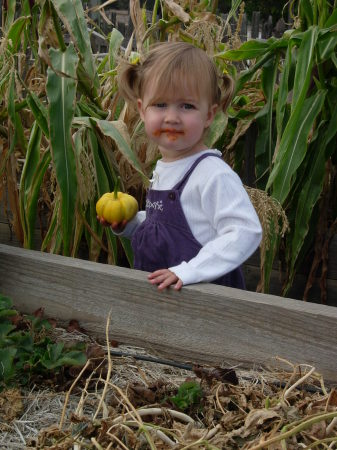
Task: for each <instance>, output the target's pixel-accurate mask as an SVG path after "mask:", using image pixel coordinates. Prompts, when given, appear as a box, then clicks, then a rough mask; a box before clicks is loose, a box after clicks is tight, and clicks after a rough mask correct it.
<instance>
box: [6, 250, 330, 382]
mask: <svg viewBox="0 0 337 450" xmlns="http://www.w3.org/2000/svg"><path fill="white" fill-rule="evenodd" d="M145 275H146V274H145V273H143V272H140V271H135V270H130V269H124V268H121V267H114V266H109V265H105V264H99V263H92V262H89V261H83V260H79V259H72V258H67V257H63V256H58V255H51V254H47V253H41V252H38V251H33V250H24V249H21V248H16V247H11V246H7V245H0V291H1V293H2V294H5V295H8V296H10V297H11V298H12V299H13V301H14V304H15V306H16V307H17V308H19V310H21V311H22V312H33V311H34V310H36V309H37V308H39V307H41V306H42V305H43V306H44V308H45V314H46V315H47V316H51V317H55V318H57V319H60V320H65V321H69V320H70V319H72V318H74V319H77V320H78V321H79V322H80V323H81V325H82V326H83V327H84V328H85V329H86V330H88V332H90V333H92V334H93V335H94V336H95V335H97V336H104V335H105V328H106V321H107V317H108V315H109V314H110V315H111V323H110V337H111V338H112V339H116V340H118V341H119V342H121V343H126V344H129V345H133V344H135V345H137V346H143V347H144V348H148V349H152V350H155V351H156V353H157V354H159V355H163V356H165V357H167V358H171V359H173V360H178V361H184V362H193V363H210V364H216V363H223V362H225V363H226V364H227V365H228V364H239V365H240V367H242V368H251V367H256V366H261V365H262V366H266V365H268V366H273V365H274V364H275V357H280V358H284V359H286V360H288V361H292V362H294V363H296V364H310V365H313V366H314V367H315V368H316V370H317V371H318V372H320V373H321V374H322V375H323V376H324V378H325V379H326V380H327V381H337V358H336V350H335V342H336V340H337V326H336V323H337V309H336V308H334V307H330V306H325V305H318V304H312V303H304V302H300V301H298V300H292V299H288V298H281V297H277V296H272V295H265V294H257V293H254V292H249V291H241V290H238V289H231V288H225V287H221V286H215V285H211V284H198V285H193V286H186V287H184V288H183V289H182V290H181V291H180V292H175V291H173V290H167V291H166V292H164V293H158V291H157V289H156V288H155V287H153V286H151V285H149V283H148V282H147V281H146V276H145Z"/></svg>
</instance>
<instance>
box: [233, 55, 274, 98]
mask: <svg viewBox="0 0 337 450" xmlns="http://www.w3.org/2000/svg"><path fill="white" fill-rule="evenodd" d="M273 56H274V53H273V52H270V51H268V52H267V53H266V54H265V55H264V56H262V58H261V59H259V60H258V61H257V62H256V63H255V64H253V66H252V67H251V68H250V69H248V70H244V71H242V72H241V73H240V76H239V78H238V80H237V82H236V85H235V95H236V94H237V93H238V92H240V90H241V89H242V88H243V87H244V85H245V83H247V82H248V81H249V80H251V78H253V76H254V75H255V73H256V72H257V71H258V70H259V69H260V68H261V67H263V66H264V64H266V63H267V62H268V61H269V59H271V58H273Z"/></svg>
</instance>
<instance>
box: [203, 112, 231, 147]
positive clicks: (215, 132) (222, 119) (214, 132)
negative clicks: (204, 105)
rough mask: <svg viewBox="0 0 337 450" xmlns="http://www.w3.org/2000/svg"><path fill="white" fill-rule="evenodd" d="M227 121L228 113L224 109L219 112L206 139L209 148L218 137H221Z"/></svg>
mask: <svg viewBox="0 0 337 450" xmlns="http://www.w3.org/2000/svg"><path fill="white" fill-rule="evenodd" d="M227 123H228V115H227V114H225V113H223V112H222V111H219V112H217V114H216V115H215V117H214V120H213V122H212V124H211V126H210V128H209V130H208V133H207V135H206V139H205V144H206V145H207V146H208V147H209V148H212V147H213V146H214V144H215V143H216V142H217V141H218V139H220V137H221V136H222V135H223V134H224V131H225V129H226V127H227Z"/></svg>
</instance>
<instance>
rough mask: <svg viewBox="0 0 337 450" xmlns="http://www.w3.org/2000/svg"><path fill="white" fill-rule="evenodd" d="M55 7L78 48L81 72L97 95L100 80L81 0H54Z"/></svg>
mask: <svg viewBox="0 0 337 450" xmlns="http://www.w3.org/2000/svg"><path fill="white" fill-rule="evenodd" d="M52 3H53V5H54V8H55V9H56V11H57V13H58V15H59V17H60V18H61V20H62V21H63V23H64V25H65V26H66V28H67V30H68V32H69V34H70V35H71V38H72V42H73V43H74V45H75V46H76V48H77V49H78V53H79V55H80V58H81V65H82V66H83V70H81V72H80V74H81V77H83V80H85V79H87V80H86V81H84V83H85V84H87V83H88V84H89V85H90V86H91V88H92V90H93V95H94V96H97V92H98V89H99V80H98V76H97V73H96V66H95V62H94V58H93V55H92V51H91V45H90V36H89V32H88V27H87V23H86V20H85V17H84V11H83V6H82V2H81V1H80V0H71V1H69V0H52ZM79 68H80V66H79Z"/></svg>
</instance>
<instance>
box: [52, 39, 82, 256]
mask: <svg viewBox="0 0 337 450" xmlns="http://www.w3.org/2000/svg"><path fill="white" fill-rule="evenodd" d="M49 54H50V58H51V61H52V64H53V67H54V68H55V69H56V70H58V71H59V72H61V73H65V74H67V76H60V75H58V74H56V73H55V72H54V71H53V70H52V69H50V68H48V79H47V95H48V99H49V103H50V106H49V119H50V120H49V123H50V143H51V150H52V158H53V162H54V165H55V171H56V178H57V182H58V185H59V187H60V192H61V197H62V203H61V208H62V225H61V226H62V233H63V246H64V247H63V252H64V254H65V255H69V254H70V246H71V236H72V233H73V225H74V211H75V205H76V195H77V175H76V163H75V155H74V150H73V146H72V139H71V123H72V119H73V115H74V102H75V97H76V81H75V75H76V67H77V63H78V57H77V55H76V52H75V49H74V47H73V45H70V46H69V47H68V48H67V50H66V51H65V52H61V51H59V50H54V49H50V52H49Z"/></svg>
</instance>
